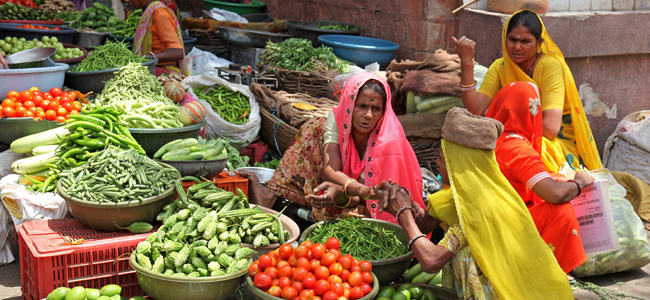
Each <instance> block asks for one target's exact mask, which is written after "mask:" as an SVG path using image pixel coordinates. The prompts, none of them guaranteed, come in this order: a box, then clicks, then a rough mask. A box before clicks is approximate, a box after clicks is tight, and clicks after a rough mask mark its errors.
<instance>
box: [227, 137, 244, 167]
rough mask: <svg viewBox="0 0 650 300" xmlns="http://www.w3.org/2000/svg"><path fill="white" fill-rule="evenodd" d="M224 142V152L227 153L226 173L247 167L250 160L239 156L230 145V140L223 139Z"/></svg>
mask: <svg viewBox="0 0 650 300" xmlns="http://www.w3.org/2000/svg"><path fill="white" fill-rule="evenodd" d="M225 141H226V143H225V145H226V151H228V163H227V165H226V168H227V169H228V171H234V170H236V169H238V168H243V167H248V160H249V159H250V158H249V157H248V156H246V155H244V156H241V155H240V154H239V150H237V149H236V148H235V147H233V146H232V145H231V144H230V139H225Z"/></svg>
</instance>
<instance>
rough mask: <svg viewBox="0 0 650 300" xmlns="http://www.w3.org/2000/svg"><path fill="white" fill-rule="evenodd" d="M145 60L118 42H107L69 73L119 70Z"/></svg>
mask: <svg viewBox="0 0 650 300" xmlns="http://www.w3.org/2000/svg"><path fill="white" fill-rule="evenodd" d="M146 61H147V58H145V57H142V56H138V55H135V54H133V52H132V51H131V50H129V48H127V44H125V43H123V42H121V41H118V42H115V41H107V42H106V44H104V45H101V46H99V47H97V48H95V49H94V50H93V51H92V52H91V53H90V54H88V56H87V57H86V58H84V60H82V61H81V62H80V63H79V64H78V65H76V66H74V67H72V68H71V69H70V71H71V72H91V71H100V70H108V69H114V68H121V67H124V66H126V65H128V64H129V63H138V64H141V63H143V62H146Z"/></svg>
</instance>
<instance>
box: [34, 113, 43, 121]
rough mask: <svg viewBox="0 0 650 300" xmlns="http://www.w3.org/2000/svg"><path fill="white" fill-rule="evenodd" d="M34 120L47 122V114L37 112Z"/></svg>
mask: <svg viewBox="0 0 650 300" xmlns="http://www.w3.org/2000/svg"><path fill="white" fill-rule="evenodd" d="M34 119H39V120H45V112H42V111H39V112H37V113H36V116H35V117H34Z"/></svg>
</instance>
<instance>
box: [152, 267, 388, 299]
mask: <svg viewBox="0 0 650 300" xmlns="http://www.w3.org/2000/svg"><path fill="white" fill-rule="evenodd" d="M373 271H374V270H373ZM246 286H248V289H249V290H250V291H251V293H253V299H255V300H278V299H281V298H278V297H274V296H271V295H269V294H267V293H265V292H264V291H262V290H260V289H259V288H257V287H256V286H255V285H253V279H251V277H250V276H246ZM143 289H144V288H143ZM145 292H146V290H145ZM378 293H379V283H378V281H377V276H376V275H375V272H372V292H370V294H368V295H365V296H364V297H363V298H359V300H371V299H375V296H377V294H378ZM156 299H158V298H156Z"/></svg>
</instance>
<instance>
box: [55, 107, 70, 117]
mask: <svg viewBox="0 0 650 300" xmlns="http://www.w3.org/2000/svg"><path fill="white" fill-rule="evenodd" d="M56 115H57V116H62V117H63V116H67V115H68V110H67V109H65V108H63V107H60V106H59V108H57V109H56Z"/></svg>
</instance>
